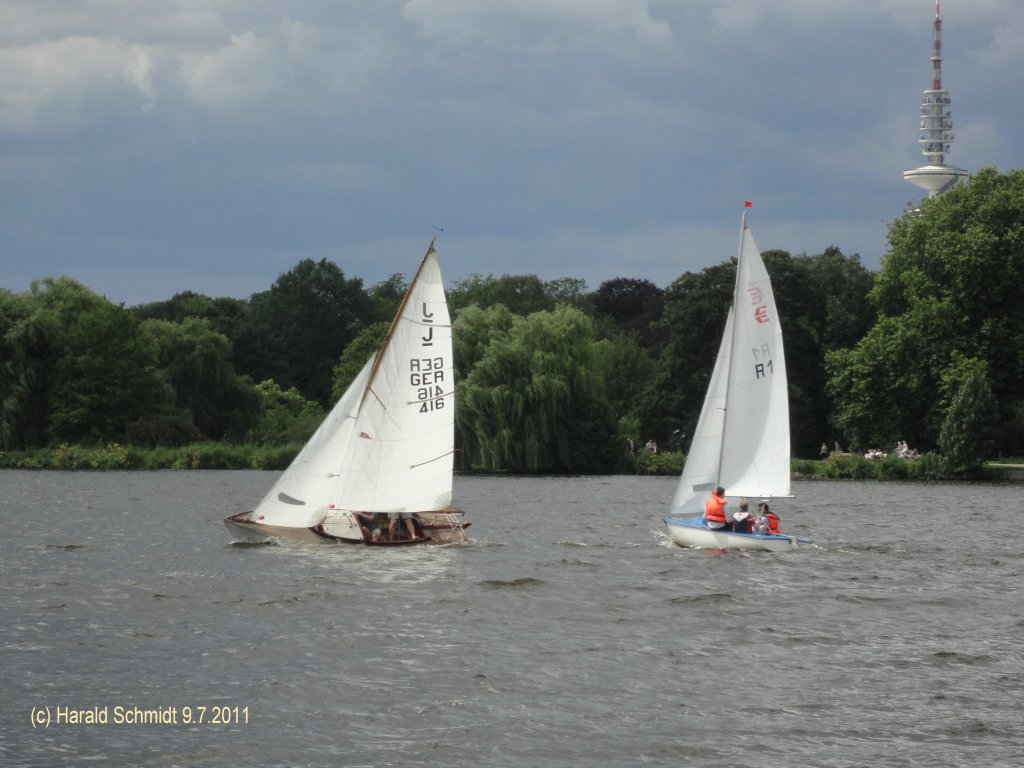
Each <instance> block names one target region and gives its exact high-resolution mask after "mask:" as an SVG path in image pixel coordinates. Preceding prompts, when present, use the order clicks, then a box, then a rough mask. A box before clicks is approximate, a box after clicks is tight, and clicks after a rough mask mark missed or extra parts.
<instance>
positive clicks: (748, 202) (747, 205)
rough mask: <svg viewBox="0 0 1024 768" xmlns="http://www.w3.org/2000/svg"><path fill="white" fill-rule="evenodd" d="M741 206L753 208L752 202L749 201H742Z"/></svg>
mask: <svg viewBox="0 0 1024 768" xmlns="http://www.w3.org/2000/svg"><path fill="white" fill-rule="evenodd" d="M743 205H744V207H746V208H753V207H754V204H753V203H752V202H750V201H749V200H744V201H743Z"/></svg>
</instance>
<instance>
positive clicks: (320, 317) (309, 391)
mask: <svg viewBox="0 0 1024 768" xmlns="http://www.w3.org/2000/svg"><path fill="white" fill-rule="evenodd" d="M374 320H376V317H375V314H374V306H373V303H372V302H371V300H370V298H369V296H368V295H367V294H366V292H365V291H364V290H363V284H362V280H360V279H358V278H353V279H348V278H346V277H345V274H344V272H342V270H341V269H340V268H339V267H338V266H337V265H336V264H333V263H331V262H329V261H327V260H326V259H321V260H320V261H319V262H314V261H312V260H311V259H305V260H303V261H301V262H299V264H298V265H296V266H295V267H294V268H293V269H292V270H291V271H289V272H287V273H285V274H283V275H281V276H280V277H279V278H278V279H277V280H276V281H275V283H274V284H273V286H271V288H270V289H269V290H267V291H264V292H262V293H257V294H254V295H253V296H252V298H251V300H250V311H249V313H248V316H247V317H246V318H245V319H244V320H243V321H242V322H241V323H240V328H239V331H238V333H237V334H236V336H235V337H234V338H233V339H232V342H233V344H234V345H235V366H236V367H237V368H238V370H239V371H240V372H242V373H245V374H248V375H250V376H251V377H252V378H253V380H255V381H262V380H265V379H273V380H274V381H276V382H277V383H278V384H279V385H280V386H281V387H282V388H285V389H289V388H291V387H295V388H296V389H298V390H299V391H300V392H301V393H302V395H303V397H306V398H308V399H312V400H316V401H318V402H320V403H321V404H326V403H327V402H328V400H329V399H330V396H331V382H332V378H333V377H332V373H333V368H334V365H335V363H336V362H337V360H338V358H339V356H340V355H341V353H342V351H343V350H344V349H345V347H347V346H348V344H349V343H350V342H351V341H352V339H354V338H355V337H356V336H357V335H358V333H359V331H361V330H362V329H363V327H364V326H365V325H366V324H367V323H369V322H373V321H374Z"/></svg>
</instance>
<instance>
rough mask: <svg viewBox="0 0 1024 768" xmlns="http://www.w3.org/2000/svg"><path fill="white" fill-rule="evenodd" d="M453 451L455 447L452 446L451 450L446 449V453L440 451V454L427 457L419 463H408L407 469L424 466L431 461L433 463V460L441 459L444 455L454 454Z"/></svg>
mask: <svg viewBox="0 0 1024 768" xmlns="http://www.w3.org/2000/svg"><path fill="white" fill-rule="evenodd" d="M454 453H455V449H454V448H453V449H452V450H450V451H448V452H447V453H442V454H441V455H440V456H435V457H434V458H432V459H427V460H426V461H421V462H420V463H419V464H412V465H410V467H409V469H416V468H417V467H423V466H426V465H427V464H432V463H434V462H435V461H437V460H439V459H443V458H444V457H445V456H452V455H454Z"/></svg>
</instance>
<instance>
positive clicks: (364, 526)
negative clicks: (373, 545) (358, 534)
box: [354, 512, 380, 542]
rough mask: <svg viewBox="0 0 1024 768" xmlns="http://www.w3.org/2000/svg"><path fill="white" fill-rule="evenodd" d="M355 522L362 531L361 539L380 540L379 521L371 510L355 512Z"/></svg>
mask: <svg viewBox="0 0 1024 768" xmlns="http://www.w3.org/2000/svg"><path fill="white" fill-rule="evenodd" d="M354 514H355V516H356V522H357V523H359V530H360V531H362V534H363V541H366V540H367V539H369V540H370V541H373V542H377V541H380V521H379V520H377V516H376V515H374V514H373V513H372V512H355V513H354Z"/></svg>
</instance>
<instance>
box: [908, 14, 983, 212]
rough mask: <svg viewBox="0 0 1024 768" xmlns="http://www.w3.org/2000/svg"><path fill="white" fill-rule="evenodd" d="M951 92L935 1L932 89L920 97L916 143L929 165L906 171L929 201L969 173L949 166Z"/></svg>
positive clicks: (909, 178)
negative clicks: (946, 84)
mask: <svg viewBox="0 0 1024 768" xmlns="http://www.w3.org/2000/svg"><path fill="white" fill-rule="evenodd" d="M951 105H952V100H951V99H950V98H949V91H948V90H947V89H946V88H943V87H942V12H941V9H940V8H939V0H935V20H934V22H933V23H932V87H931V88H930V89H928V90H926V91H925V92H924V94H923V96H922V97H921V123H920V126H919V128H920V134H919V135H918V139H917V142H918V144H920V145H921V154H922V155H924V156H925V159H926V160H927V164H926V165H923V166H921V167H920V168H915V169H913V170H911V171H904V172H903V178H904V179H905V180H907V181H909V182H910V183H911V184H916V185H917V186H919V187H922V188H923V189H926V190H928V196H929V197H937V196H938V195H940V194H942V193H943V192H945V191H946V190H947V189H949V188H950V187H952V186H954V185H955V184H956V183H957V182H958V181H960V179H963V178H966V177H967V176H968V173H967V171H965V170H963V169H962V168H956V167H954V166H951V165H946V155H948V154H949V150H950V148H951V147H952V146H953V138H954V137H953V112H952V109H951Z"/></svg>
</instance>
